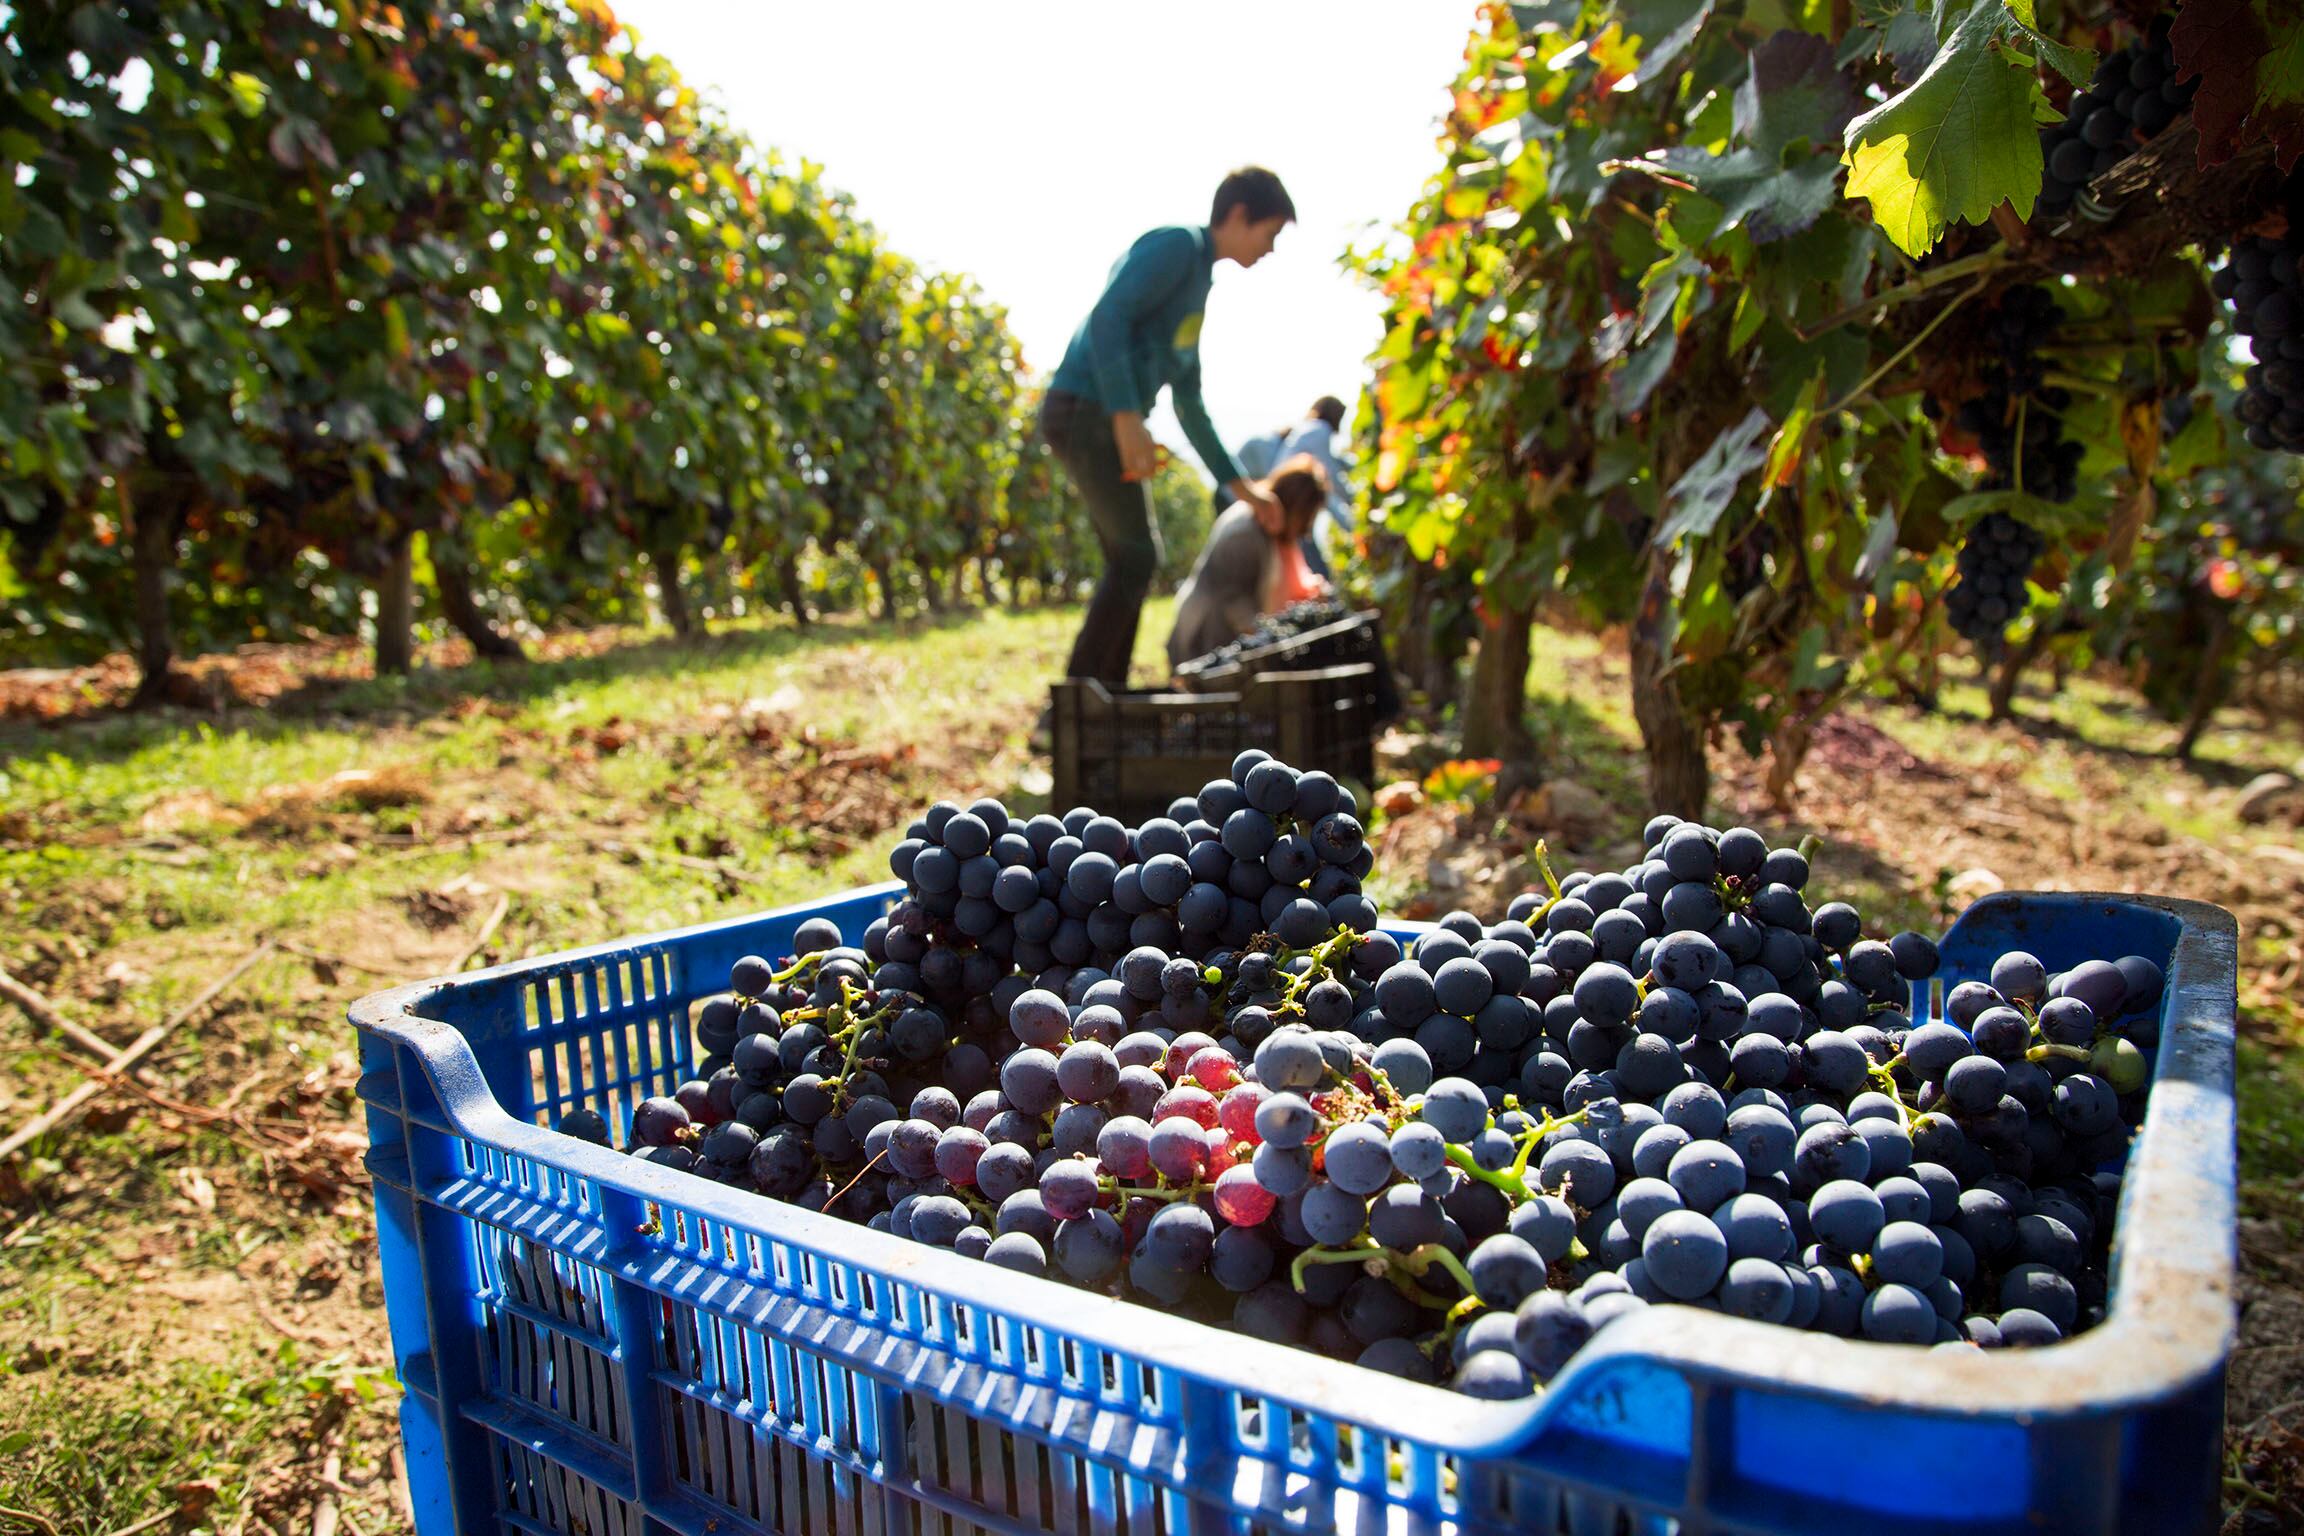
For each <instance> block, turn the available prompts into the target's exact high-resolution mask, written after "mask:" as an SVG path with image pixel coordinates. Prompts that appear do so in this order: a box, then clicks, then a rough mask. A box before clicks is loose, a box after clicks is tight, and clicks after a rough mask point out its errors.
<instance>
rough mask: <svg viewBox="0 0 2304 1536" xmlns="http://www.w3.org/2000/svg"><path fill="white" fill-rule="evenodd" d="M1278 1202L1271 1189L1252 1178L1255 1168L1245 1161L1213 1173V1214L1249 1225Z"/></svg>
mask: <svg viewBox="0 0 2304 1536" xmlns="http://www.w3.org/2000/svg"><path fill="white" fill-rule="evenodd" d="M1278 1203H1279V1202H1278V1201H1277V1200H1276V1199H1275V1198H1274V1197H1273V1194H1272V1191H1270V1190H1268V1189H1266V1188H1265V1187H1264V1186H1263V1185H1261V1184H1259V1183H1257V1182H1256V1173H1255V1170H1254V1169H1252V1168H1249V1167H1248V1166H1247V1165H1245V1164H1240V1165H1237V1166H1234V1167H1231V1168H1227V1169H1225V1170H1224V1171H1223V1172H1222V1173H1220V1174H1218V1175H1217V1176H1216V1214H1217V1215H1219V1216H1221V1217H1223V1218H1224V1219H1225V1220H1226V1221H1228V1222H1230V1223H1232V1225H1234V1226H1236V1227H1253V1226H1255V1225H1256V1224H1257V1223H1259V1222H1261V1221H1262V1220H1264V1218H1265V1217H1267V1216H1269V1215H1271V1214H1272V1207H1273V1206H1274V1205H1276V1204H1278Z"/></svg>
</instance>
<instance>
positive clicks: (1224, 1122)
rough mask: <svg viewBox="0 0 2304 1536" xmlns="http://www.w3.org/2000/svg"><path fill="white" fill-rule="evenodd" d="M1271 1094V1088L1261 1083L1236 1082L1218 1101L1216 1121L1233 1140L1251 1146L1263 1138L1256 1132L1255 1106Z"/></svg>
mask: <svg viewBox="0 0 2304 1536" xmlns="http://www.w3.org/2000/svg"><path fill="white" fill-rule="evenodd" d="M1271 1096H1272V1090H1270V1089H1269V1088H1266V1087H1265V1086H1264V1085H1263V1084H1262V1083H1240V1084H1237V1085H1236V1086H1234V1087H1233V1088H1232V1090H1231V1091H1230V1092H1228V1093H1226V1094H1225V1095H1224V1097H1223V1099H1222V1100H1221V1101H1219V1102H1218V1104H1217V1106H1216V1121H1217V1123H1218V1124H1219V1125H1221V1126H1223V1127H1224V1129H1225V1130H1226V1131H1227V1132H1228V1133H1230V1135H1231V1137H1232V1139H1233V1140H1234V1141H1244V1142H1246V1143H1248V1144H1249V1145H1250V1146H1251V1147H1253V1146H1255V1145H1256V1143H1257V1142H1259V1141H1261V1140H1263V1138H1262V1137H1260V1136H1258V1135H1257V1134H1256V1106H1257V1105H1259V1104H1261V1103H1263V1102H1264V1101H1265V1100H1266V1099H1268V1098H1270V1097H1271Z"/></svg>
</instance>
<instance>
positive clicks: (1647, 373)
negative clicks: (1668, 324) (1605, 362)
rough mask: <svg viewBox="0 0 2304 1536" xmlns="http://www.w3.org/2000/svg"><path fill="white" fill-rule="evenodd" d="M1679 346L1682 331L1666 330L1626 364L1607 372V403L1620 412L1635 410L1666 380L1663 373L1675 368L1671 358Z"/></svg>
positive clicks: (1619, 413) (1631, 412)
mask: <svg viewBox="0 0 2304 1536" xmlns="http://www.w3.org/2000/svg"><path fill="white" fill-rule="evenodd" d="M1679 350H1680V335H1679V333H1678V332H1677V331H1671V330H1667V331H1665V332H1664V334H1663V335H1661V336H1658V337H1656V338H1655V339H1654V340H1653V341H1648V342H1644V343H1643V344H1642V345H1641V346H1640V347H1639V348H1637V349H1636V350H1635V351H1634V352H1633V353H1632V355H1631V356H1629V357H1627V358H1626V359H1625V360H1624V366H1623V367H1621V368H1618V369H1617V370H1616V371H1615V372H1614V373H1612V374H1610V375H1609V376H1608V403H1609V404H1611V405H1613V406H1614V407H1615V408H1616V412H1617V414H1618V415H1620V416H1631V415H1634V414H1636V413H1637V412H1638V411H1639V410H1640V408H1641V407H1642V406H1644V405H1646V404H1647V403H1648V397H1649V396H1650V395H1652V394H1654V393H1655V392H1656V386H1657V385H1659V384H1661V383H1663V382H1664V375H1665V374H1667V373H1669V372H1671V371H1672V358H1673V356H1674V354H1676V353H1677V352H1678V351H1679Z"/></svg>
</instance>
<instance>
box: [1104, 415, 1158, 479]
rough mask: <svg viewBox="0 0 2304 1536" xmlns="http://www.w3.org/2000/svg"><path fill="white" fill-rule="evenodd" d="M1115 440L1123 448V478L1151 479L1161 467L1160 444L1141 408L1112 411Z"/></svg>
mask: <svg viewBox="0 0 2304 1536" xmlns="http://www.w3.org/2000/svg"><path fill="white" fill-rule="evenodd" d="M1112 443H1113V446H1114V447H1116V448H1118V449H1119V450H1120V478H1121V479H1123V480H1149V479H1151V478H1152V475H1153V473H1154V471H1156V470H1158V469H1159V467H1160V455H1159V452H1158V445H1157V444H1156V443H1154V442H1153V441H1152V432H1151V429H1150V428H1148V427H1146V426H1145V425H1144V417H1143V414H1142V413H1141V412H1138V411H1114V412H1113V413H1112Z"/></svg>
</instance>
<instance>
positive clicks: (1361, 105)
mask: <svg viewBox="0 0 2304 1536" xmlns="http://www.w3.org/2000/svg"><path fill="white" fill-rule="evenodd" d="M613 3H614V4H615V8H616V14H617V15H618V16H619V17H620V18H622V19H623V20H624V21H626V22H627V23H629V24H630V25H631V26H632V27H633V28H634V30H636V31H637V32H638V33H639V34H640V38H641V42H642V43H643V45H644V46H646V47H647V48H649V49H650V50H652V51H654V52H656V53H660V54H663V55H664V56H665V57H667V58H669V59H671V60H672V62H673V63H674V64H676V65H677V66H678V67H679V69H680V72H681V74H682V75H683V76H684V77H685V78H686V79H687V80H688V82H689V83H690V84H691V85H694V86H696V87H697V88H698V89H700V90H703V91H705V92H707V93H708V94H714V95H717V96H718V98H719V100H720V102H721V104H722V105H723V107H724V108H725V109H726V110H727V112H728V114H729V116H730V117H731V118H732V119H733V120H734V122H735V124H736V126H737V127H739V128H740V129H742V130H743V131H744V132H745V133H746V134H748V135H749V136H750V137H751V138H752V140H753V141H754V142H755V143H758V144H761V145H765V146H773V147H774V148H777V149H780V150H782V151H784V152H785V153H786V154H788V155H792V156H805V157H806V158H808V159H811V160H814V161H817V162H819V163H820V164H822V165H823V166H824V168H825V174H826V177H827V179H828V180H830V181H831V182H832V184H833V185H835V186H837V187H840V188H841V189H843V190H844V191H847V192H849V193H851V194H852V195H853V196H854V197H855V199H856V203H857V208H858V210H859V212H860V213H861V214H862V215H863V216H864V217H865V218H866V219H868V220H870V221H871V222H872V223H873V224H874V225H875V226H877V227H878V228H879V229H880V230H881V231H882V232H883V233H884V234H885V235H886V236H887V237H888V239H889V241H890V243H891V244H893V245H894V246H895V247H896V248H897V249H898V250H900V251H902V252H903V253H904V254H905V255H907V256H909V257H911V258H912V259H913V260H915V261H917V262H920V263H921V264H922V265H924V266H928V267H933V268H938V269H942V270H946V271H957V272H966V273H968V274H970V275H972V276H973V277H975V279H976V280H977V282H978V283H979V284H980V285H981V286H982V287H983V289H984V291H985V294H986V295H987V296H988V297H989V298H990V299H991V300H992V301H993V302H995V303H999V304H1003V305H1006V306H1007V309H1008V315H1009V322H1010V324H1011V325H1012V326H1013V327H1014V328H1015V330H1016V332H1017V334H1018V335H1019V336H1020V337H1022V339H1023V344H1024V355H1025V361H1026V362H1027V363H1028V364H1029V365H1030V366H1031V367H1032V368H1033V369H1035V370H1037V371H1040V372H1046V371H1047V370H1049V369H1053V368H1054V367H1055V366H1056V364H1057V362H1058V360H1059V359H1061V358H1062V356H1063V353H1064V346H1065V343H1066V342H1068V341H1069V340H1070V339H1071V336H1072V332H1073V331H1074V329H1075V328H1077V327H1078V325H1079V323H1080V321H1081V319H1082V318H1083V317H1084V316H1086V314H1087V313H1088V308H1089V306H1090V305H1091V304H1093V303H1094V302H1095V299H1096V295H1097V294H1098V292H1099V291H1101V289H1102V287H1103V283H1104V278H1105V276H1106V274H1107V273H1108V272H1109V271H1110V269H1111V266H1112V263H1113V262H1114V261H1115V260H1116V259H1117V258H1118V257H1119V256H1120V254H1121V253H1122V252H1123V251H1125V250H1126V249H1127V248H1128V245H1129V242H1131V241H1132V240H1134V239H1135V238H1136V236H1138V235H1140V234H1142V233H1143V232H1144V231H1145V230H1147V229H1150V228H1152V227H1154V226H1155V225H1160V224H1184V223H1194V224H1197V223H1204V222H1206V220H1207V217H1208V203H1209V198H1210V196H1211V194H1213V193H1214V191H1215V190H1216V183H1217V182H1218V181H1219V180H1221V179H1222V178H1223V175H1224V173H1225V172H1226V171H1228V170H1230V169H1231V168H1232V167H1234V166H1236V165H1240V164H1244V163H1260V164H1264V165H1268V166H1270V167H1271V168H1272V169H1274V170H1275V171H1278V172H1279V173H1280V177H1281V179H1282V180H1283V181H1285V182H1286V183H1287V184H1288V191H1289V195H1290V196H1291V197H1293V198H1294V199H1295V201H1296V210H1297V213H1298V216H1299V222H1298V223H1297V224H1295V225H1293V226H1291V227H1290V228H1289V229H1288V230H1286V231H1285V232H1284V233H1283V234H1282V235H1281V237H1280V243H1279V246H1278V247H1277V249H1275V250H1274V251H1273V253H1272V254H1271V255H1270V256H1267V257H1266V258H1265V259H1264V260H1263V261H1261V262H1259V263H1258V264H1257V265H1256V267H1255V268H1254V269H1253V270H1251V271H1247V272H1243V271H1241V270H1240V269H1239V268H1238V267H1236V266H1233V265H1231V264H1229V263H1223V264H1219V265H1218V267H1217V269H1216V291H1215V293H1214V294H1213V295H1212V296H1211V297H1210V299H1209V301H1208V321H1207V327H1206V329H1205V331H1204V332H1203V336H1202V340H1201V344H1200V356H1201V371H1202V374H1203V377H1204V393H1205V395H1206V397H1207V401H1208V411H1209V414H1210V416H1212V417H1213V418H1214V419H1215V422H1216V428H1217V430H1218V431H1219V432H1220V433H1222V434H1223V437H1224V440H1225V442H1226V444H1227V445H1228V446H1229V445H1231V444H1234V443H1237V442H1239V441H1240V440H1241V439H1243V438H1245V437H1248V436H1251V435H1253V434H1255V433H1257V432H1261V431H1264V430H1266V429H1267V428H1270V427H1273V426H1277V425H1279V424H1281V423H1283V422H1287V421H1292V420H1295V419H1297V418H1299V417H1301V416H1302V415H1303V414H1304V412H1305V410H1306V409H1307V408H1308V407H1309V406H1310V405H1311V403H1312V401H1313V400H1314V399H1316V398H1317V397H1319V396H1321V395H1324V394H1333V395H1337V396H1340V397H1341V398H1342V399H1343V400H1344V401H1345V403H1346V406H1347V407H1348V408H1350V407H1351V406H1352V405H1353V404H1354V401H1355V397H1356V394H1357V392H1358V391H1359V389H1360V388H1361V386H1362V384H1363V382H1364V381H1365V379H1366V377H1367V370H1366V366H1365V359H1366V357H1367V355H1368V353H1369V352H1370V351H1372V350H1374V348H1375V346H1376V344H1377V342H1378V341H1380V340H1381V339H1382V336H1383V325H1382V320H1381V306H1380V304H1379V303H1378V300H1377V296H1376V295H1375V294H1374V293H1373V292H1372V291H1370V290H1369V289H1368V288H1366V287H1364V286H1363V285H1362V284H1360V283H1359V282H1358V281H1357V280H1356V279H1354V278H1352V277H1351V276H1349V275H1347V274H1346V273H1344V272H1343V271H1341V270H1340V269H1339V268H1338V266H1337V258H1338V257H1339V256H1340V255H1342V254H1343V251H1344V249H1345V247H1346V245H1348V244H1351V243H1354V242H1358V243H1361V244H1366V243H1368V242H1369V240H1370V239H1372V238H1373V236H1372V232H1371V229H1370V226H1371V225H1374V226H1379V227H1388V226H1389V225H1391V224H1392V223H1393V222H1394V221H1395V220H1397V219H1399V218H1400V217H1401V216H1402V215H1404V214H1405V213H1406V212H1407V211H1408V207H1409V204H1410V203H1411V202H1412V201H1413V200H1414V198H1415V196H1416V194H1417V192H1418V191H1419V190H1420V189H1421V188H1422V186H1423V184H1424V181H1425V179H1426V178H1427V177H1428V176H1430V175H1431V174H1432V172H1433V171H1435V170H1436V169H1438V167H1439V152H1438V150H1437V149H1436V147H1435V139H1436V135H1437V132H1438V122H1439V118H1440V116H1441V114H1442V112H1443V111H1444V110H1445V109H1446V107H1447V88H1448V86H1449V84H1450V83H1451V82H1452V81H1453V80H1454V79H1455V77H1456V71H1457V67H1458V65H1459V64H1460V63H1461V62H1462V59H1463V54H1464V44H1465V40H1466V38H1467V37H1468V36H1469V34H1470V31H1471V28H1472V24H1473V21H1474V19H1475V9H1476V8H1475V5H1474V4H1473V3H1472V0H1327V3H1325V4H1320V5H1307V4H1304V3H1301V0H1296V3H1289V4H1282V3H1278V0H1159V3H1156V4H1144V3H1136V4H1129V5H1120V4H1113V3H1108V0H998V3H995V4H983V3H981V0H979V3H978V4H974V5H968V6H954V5H952V4H949V3H943V4H928V3H924V0H876V3H874V4H870V5H859V4H849V3H840V0H613ZM1152 427H1153V431H1154V433H1155V434H1156V435H1157V436H1158V437H1159V438H1160V439H1161V440H1162V441H1164V442H1166V443H1168V444H1170V445H1171V446H1173V447H1176V448H1179V449H1181V448H1183V447H1184V439H1183V434H1182V433H1181V431H1180V430H1179V429H1178V428H1177V426H1176V419H1175V416H1174V414H1173V413H1172V412H1171V411H1170V410H1169V408H1168V406H1167V404H1166V397H1165V396H1163V397H1162V405H1161V409H1160V411H1159V413H1158V414H1157V415H1156V416H1155V417H1154V419H1153V423H1152Z"/></svg>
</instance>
